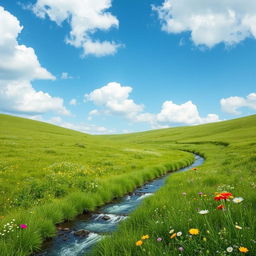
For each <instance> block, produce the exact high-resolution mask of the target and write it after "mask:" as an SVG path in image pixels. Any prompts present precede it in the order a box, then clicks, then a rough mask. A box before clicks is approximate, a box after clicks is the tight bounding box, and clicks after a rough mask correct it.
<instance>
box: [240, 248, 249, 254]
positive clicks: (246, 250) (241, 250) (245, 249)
mask: <svg viewBox="0 0 256 256" xmlns="http://www.w3.org/2000/svg"><path fill="white" fill-rule="evenodd" d="M239 251H240V252H242V253H247V252H248V251H249V250H248V249H247V248H246V247H242V246H241V247H239Z"/></svg>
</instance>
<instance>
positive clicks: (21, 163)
mask: <svg viewBox="0 0 256 256" xmlns="http://www.w3.org/2000/svg"><path fill="white" fill-rule="evenodd" d="M0 131H1V132H0V134H1V135H0V178H1V196H0V204H1V209H0V216H1V218H0V234H1V235H0V236H1V240H0V248H1V250H0V254H2V253H3V254H2V255H5V256H6V255H8V256H9V255H19V256H22V255H28V254H29V253H31V252H32V251H33V250H36V249H38V248H39V247H40V245H41V243H42V241H43V240H44V239H45V238H47V237H51V236H53V235H55V229H54V224H56V223H59V222H62V221H64V220H69V219H72V218H74V217H75V216H76V215H77V214H79V213H82V212H83V211H84V210H94V209H95V208H96V207H97V206H100V205H102V204H104V203H106V202H109V201H111V200H112V199H113V198H115V197H118V196H122V195H124V194H126V193H128V192H130V191H133V190H134V189H135V188H136V187H138V186H140V185H142V184H143V183H145V182H146V181H148V180H151V179H154V178H155V177H158V176H161V175H163V174H164V173H166V172H167V171H169V170H176V169H178V168H180V167H182V166H187V165H188V164H190V163H191V162H192V161H193V156H192V155H191V154H189V153H186V152H182V151H179V150H168V151H166V150H165V149H162V148H161V147H154V146H152V147H148V146H146V147H144V146H143V145H135V144H134V145H131V144H130V143H129V142H127V143H121V144H119V143H118V142H116V141H113V142H112V140H108V139H107V140H105V139H103V138H101V137H97V136H91V135H87V134H83V133H79V132H75V131H72V130H68V129H64V128H60V127H57V126H53V125H49V124H46V123H42V122H37V121H32V120H27V119H22V118H17V117H12V116H7V115H0ZM13 219H14V221H13V223H12V224H11V225H12V227H14V226H15V231H14V230H13V229H12V230H11V231H10V232H7V231H8V229H6V228H5V227H4V225H6V224H7V223H10V222H11V221H12V220H13ZM19 224H27V226H28V228H27V229H26V230H21V229H19V228H16V225H18V226H19ZM4 230H5V231H4Z"/></svg>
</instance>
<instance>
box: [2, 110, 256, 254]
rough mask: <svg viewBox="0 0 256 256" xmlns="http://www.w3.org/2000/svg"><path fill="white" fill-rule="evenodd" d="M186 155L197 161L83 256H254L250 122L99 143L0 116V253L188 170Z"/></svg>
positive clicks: (33, 245) (254, 139) (21, 250)
mask: <svg viewBox="0 0 256 256" xmlns="http://www.w3.org/2000/svg"><path fill="white" fill-rule="evenodd" d="M192 152H194V153H198V154H200V155H201V156H203V157H205V159H206V160H205V162H204V164H203V165H202V166H200V167H198V169H196V170H190V171H187V172H184V173H177V174H175V173H173V174H172V175H171V176H170V177H169V178H168V180H167V182H166V184H165V186H163V187H162V188H161V189H160V190H159V191H158V192H157V193H156V194H154V195H153V196H151V197H148V198H147V199H145V200H144V202H143V203H142V205H141V206H140V207H139V208H138V209H137V210H135V211H134V212H133V213H132V214H131V215H130V217H129V218H128V219H127V220H126V221H124V222H122V223H121V224H120V226H119V228H118V230H117V231H116V232H114V233H113V234H112V235H111V236H110V237H107V238H105V239H104V240H102V241H101V242H100V243H99V244H98V245H97V246H96V248H95V249H94V250H93V251H92V254H93V255H100V256H108V255H112V256H116V255H121V256H122V255H123V256H135V255H152V256H155V255H189V256H193V255H203V256H205V255H212V256H214V255H243V254H246V255H251V256H253V255H255V253H256V116H255V115H253V116H248V117H245V118H240V119H234V120H230V121H225V122H218V123H213V124H206V125H200V126H193V127H178V128H170V129H161V130H153V131H148V132H142V133H135V134H125V135H108V136H107V135H106V136H92V135H88V134H84V133H79V132H76V131H72V130H68V129H64V128H60V127H57V126H53V125H50V124H46V123H42V122H38V121H33V120H27V119H23V118H17V117H12V116H7V115H0V178H1V197H0V203H1V209H0V216H1V217H0V234H1V235H0V236H1V240H0V248H1V250H0V255H3V256H25V255H29V254H30V253H31V252H32V251H36V250H38V249H39V248H40V246H41V244H42V242H43V241H44V240H45V239H47V238H49V237H52V236H54V235H55V233H56V229H55V224H57V223H60V222H63V221H65V220H70V219H72V218H74V217H75V216H76V215H78V214H79V213H82V212H83V211H85V210H86V211H93V210H94V209H95V208H96V207H97V206H100V205H103V204H105V203H106V202H110V201H111V200H112V199H113V198H116V197H120V196H122V195H124V194H126V193H128V192H131V191H133V190H134V189H135V188H136V187H138V186H141V185H142V184H144V183H145V182H146V181H149V180H152V179H154V178H156V177H159V176H161V175H163V174H165V173H166V172H167V171H175V170H177V169H179V168H181V167H185V166H188V165H189V164H191V163H192V162H193V161H194V156H193V154H192ZM223 192H229V193H231V194H230V195H229V196H228V197H227V198H226V199H222V200H219V201H218V196H219V195H220V193H223ZM215 197H217V198H215ZM214 198H215V199H216V200H214ZM202 211H203V212H202ZM201 213H204V214H201ZM21 224H26V227H27V228H25V229H22V228H20V225H21Z"/></svg>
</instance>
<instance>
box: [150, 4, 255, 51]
mask: <svg viewBox="0 0 256 256" xmlns="http://www.w3.org/2000/svg"><path fill="white" fill-rule="evenodd" d="M152 8H153V10H154V11H156V12H157V14H158V17H159V20H160V22H161V26H162V27H161V28H162V30H163V31H165V32H167V33H170V34H171V33H173V34H178V33H182V32H190V33H191V40H192V41H193V42H194V44H195V45H197V46H200V45H203V46H207V47H209V48H211V47H213V46H215V45H217V44H219V43H224V44H226V45H234V44H237V43H239V42H241V41H243V40H244V39H246V38H249V37H252V38H256V2H255V1H252V0H243V1H240V0H224V1H223V0H214V1H212V0H165V1H164V2H163V4H162V5H161V6H153V7H152Z"/></svg>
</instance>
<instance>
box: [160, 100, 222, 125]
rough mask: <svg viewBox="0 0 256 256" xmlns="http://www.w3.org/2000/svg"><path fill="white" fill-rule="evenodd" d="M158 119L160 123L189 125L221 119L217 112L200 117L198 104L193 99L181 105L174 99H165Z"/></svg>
mask: <svg viewBox="0 0 256 256" xmlns="http://www.w3.org/2000/svg"><path fill="white" fill-rule="evenodd" d="M156 119H157V121H158V123H166V124H168V123H169V124H170V123H180V124H188V125H194V124H203V123H209V122H216V121H220V120H219V117H218V116H217V115H215V114H208V115H207V117H205V118H202V117H200V115H199V112H198V109H197V106H196V105H195V104H193V103H192V101H187V102H185V103H183V104H180V105H177V104H175V103H173V102H172V101H165V102H164V103H163V105H162V109H161V111H160V113H159V114H157V116H156Z"/></svg>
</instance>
